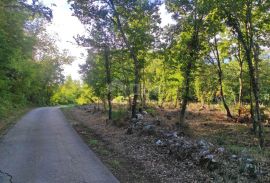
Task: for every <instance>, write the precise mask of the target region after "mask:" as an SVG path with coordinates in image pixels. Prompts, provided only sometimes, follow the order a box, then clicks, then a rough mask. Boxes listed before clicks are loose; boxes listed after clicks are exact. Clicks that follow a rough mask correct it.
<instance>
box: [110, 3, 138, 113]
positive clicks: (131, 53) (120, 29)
mask: <svg viewBox="0 0 270 183" xmlns="http://www.w3.org/2000/svg"><path fill="white" fill-rule="evenodd" d="M109 1H110V3H111V6H112V9H113V11H114V14H115V18H116V21H117V27H118V29H119V31H120V33H121V36H122V38H123V41H124V43H125V44H126V46H127V48H128V50H129V52H130V56H131V58H132V59H133V64H134V77H135V78H134V86H133V92H134V96H133V101H132V110H131V111H132V118H135V117H136V110H137V100H138V97H139V83H140V78H139V70H140V69H139V60H138V58H137V55H136V54H135V51H134V49H133V48H132V47H131V45H130V44H129V41H128V39H127V37H126V34H125V32H124V30H123V27H122V23H121V21H120V17H119V14H118V12H117V11H116V8H115V5H114V1H113V0H109Z"/></svg>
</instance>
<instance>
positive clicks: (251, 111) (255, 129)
mask: <svg viewBox="0 0 270 183" xmlns="http://www.w3.org/2000/svg"><path fill="white" fill-rule="evenodd" d="M249 83H250V88H249V100H250V101H249V102H250V116H251V121H252V127H253V129H252V130H253V132H254V134H256V133H257V124H256V121H255V119H254V106H253V97H252V84H251V79H250V80H249Z"/></svg>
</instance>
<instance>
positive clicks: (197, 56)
mask: <svg viewBox="0 0 270 183" xmlns="http://www.w3.org/2000/svg"><path fill="white" fill-rule="evenodd" d="M68 3H69V5H70V6H71V10H72V12H73V16H75V17H77V18H78V19H79V20H80V22H81V23H82V24H83V25H84V26H85V28H86V31H85V34H83V35H77V37H75V38H74V39H75V40H76V42H77V44H78V45H79V46H81V47H85V48H87V49H88V56H87V59H86V61H85V63H82V64H81V65H80V74H81V77H82V81H75V80H72V78H71V77H70V76H66V77H65V76H64V75H63V65H65V64H70V63H71V62H72V61H73V59H74V58H72V57H71V56H69V55H68V53H66V52H63V51H61V50H59V49H58V48H57V46H56V45H55V39H54V38H53V37H51V36H50V35H48V34H47V32H46V30H45V26H46V25H48V24H49V23H50V20H51V19H52V17H53V14H52V11H51V9H50V8H48V7H46V6H44V5H42V3H40V2H39V1H38V0H33V2H32V3H31V4H29V3H28V1H26V0H1V1H0V100H1V103H0V119H2V118H5V117H6V116H7V115H8V114H10V112H11V111H14V110H16V109H20V108H24V107H26V106H29V105H35V106H50V105H69V104H73V105H76V106H79V107H81V109H84V110H86V111H91V110H96V109H97V110H99V109H101V111H103V113H102V115H105V117H104V119H105V122H106V124H114V125H116V126H120V127H122V126H125V127H124V129H127V132H126V133H127V134H129V133H130V134H132V133H134V131H136V130H137V127H136V125H138V124H139V122H141V120H143V118H144V117H143V116H145V115H146V116H147V115H149V114H151V116H152V117H151V120H152V119H156V118H158V116H160V115H161V114H162V115H163V113H165V116H166V120H165V121H171V122H170V123H172V124H170V125H171V126H170V129H173V130H175V131H176V132H181V131H183V129H184V131H185V130H186V131H194V132H195V131H197V130H198V129H195V128H193V127H194V126H193V124H192V122H191V121H192V119H190V116H192V115H193V113H196V112H197V113H200V114H201V113H203V112H204V111H207V112H209V113H207V116H206V118H205V119H206V121H210V118H211V115H212V114H214V115H215V114H216V113H215V112H216V111H218V112H217V115H219V116H221V118H222V121H223V122H224V121H225V122H226V124H227V123H228V124H232V125H238V124H241V125H242V124H244V125H245V130H244V131H237V134H240V133H241V134H245V133H248V134H249V135H248V138H252V139H253V140H254V139H256V140H255V142H254V143H253V140H252V143H253V144H252V143H251V144H252V145H250V144H249V145H246V144H247V143H249V142H248V140H247V141H246V142H247V143H245V142H244V141H245V137H244V138H243V139H241V140H242V141H243V143H245V146H248V147H251V146H252V148H253V147H254V146H256V147H258V149H259V150H258V152H259V153H261V152H262V154H263V152H265V151H264V150H265V149H266V151H268V150H269V146H270V140H269V124H270V117H269V115H270V45H269V43H270V1H269V0H237V1H235V0H234V1H233V0H222V1H220V0H68ZM162 9H163V11H166V13H168V14H169V15H170V17H171V19H170V20H164V17H162V15H161V14H162V13H161V10H162ZM169 21H170V22H173V23H166V22H169ZM164 22H165V23H164ZM84 106H85V108H84ZM92 106H94V109H92ZM88 107H89V108H88ZM164 111H165V112H164ZM197 113H196V114H197ZM171 114H173V115H171ZM171 118H173V120H171ZM197 118H199V119H200V117H197ZM98 119H100V118H98ZM208 119H209V120H208ZM215 119H216V118H215ZM211 120H212V119H211ZM120 121H121V122H120ZM122 121H124V122H122ZM138 121H139V122H138ZM157 121H158V120H157ZM120 123H121V124H120ZM122 123H123V124H122ZM165 123H166V122H165ZM207 125H208V124H206V123H205V126H207ZM165 126H166V125H165ZM152 127H153V126H151V125H150V126H149V125H148V126H147V125H146V126H144V127H143V130H144V129H147V128H149V129H150V130H151V128H152ZM246 127H247V128H246ZM221 128H223V127H222V126H221V127H220V129H218V130H222V129H221ZM149 129H148V130H149ZM209 129H210V131H211V130H213V129H211V128H209ZM233 129H237V127H234V128H233ZM121 130H123V129H122V128H121ZM210 131H209V133H210ZM213 131H214V130H213ZM231 131H233V130H231ZM106 133H107V132H106ZM147 133H148V132H147ZM149 133H151V132H149ZM183 133H185V132H183ZM177 134H178V133H177ZM176 136H177V135H176ZM229 136H230V135H229ZM217 138H220V137H217V136H215V140H217ZM231 138H232V137H231ZM218 141H222V142H223V141H225V140H224V139H219V140H218ZM158 142H159V143H161V142H162V140H160V141H156V143H157V144H159V143H158ZM223 143H225V142H223ZM241 143H242V142H241ZM92 145H93V144H92ZM170 148H171V147H170ZM170 151H172V153H174V151H173V150H170ZM256 151H257V149H256ZM266 157H270V156H269V154H267V155H266ZM208 165H210V163H208V164H207V166H208ZM268 165H269V164H268ZM208 168H209V167H208ZM245 170H246V169H245ZM243 171H244V170H243ZM254 171H255V170H254ZM254 171H253V173H254ZM256 176H258V175H257V174H256ZM268 178H269V177H268ZM268 180H269V179H268ZM225 182H226V181H225Z"/></svg>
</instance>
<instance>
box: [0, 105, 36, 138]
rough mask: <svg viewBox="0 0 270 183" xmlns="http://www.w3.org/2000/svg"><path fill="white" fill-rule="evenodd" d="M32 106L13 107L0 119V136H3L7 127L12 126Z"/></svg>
mask: <svg viewBox="0 0 270 183" xmlns="http://www.w3.org/2000/svg"><path fill="white" fill-rule="evenodd" d="M32 108H33V107H24V108H23V107H21V108H16V109H13V110H12V111H9V112H8V113H5V115H4V116H2V118H1V119H0V137H1V136H3V135H4V134H5V133H6V132H7V131H8V129H9V128H10V127H11V126H13V125H14V124H15V123H16V122H17V121H18V120H19V119H20V118H21V117H22V116H23V115H24V114H25V113H27V112H29V111H30V110H31V109H32Z"/></svg>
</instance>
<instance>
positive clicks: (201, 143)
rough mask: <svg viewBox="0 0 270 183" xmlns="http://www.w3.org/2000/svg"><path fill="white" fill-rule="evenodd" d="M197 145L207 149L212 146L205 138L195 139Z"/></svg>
mask: <svg viewBox="0 0 270 183" xmlns="http://www.w3.org/2000/svg"><path fill="white" fill-rule="evenodd" d="M197 145H198V146H199V147H200V148H202V149H209V148H211V147H213V146H214V145H213V144H211V143H210V142H207V141H206V140H203V139H201V140H199V141H197Z"/></svg>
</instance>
